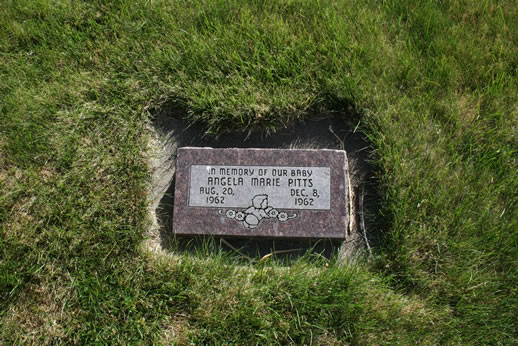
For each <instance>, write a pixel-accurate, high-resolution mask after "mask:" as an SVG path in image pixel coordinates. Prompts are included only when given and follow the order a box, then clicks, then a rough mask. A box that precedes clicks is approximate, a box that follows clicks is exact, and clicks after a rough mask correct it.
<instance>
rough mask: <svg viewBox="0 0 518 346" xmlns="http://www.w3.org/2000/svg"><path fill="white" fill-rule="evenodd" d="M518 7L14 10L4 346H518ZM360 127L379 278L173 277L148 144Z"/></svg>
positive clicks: (329, 269) (205, 250) (200, 268)
mask: <svg viewBox="0 0 518 346" xmlns="http://www.w3.org/2000/svg"><path fill="white" fill-rule="evenodd" d="M517 42H518V6H517V5H516V3H515V2H514V1H512V0H509V1H504V0H502V1H496V0H481V1H475V2H473V1H465V0H459V1H432V0H425V1H419V2H416V1H405V0H387V1H381V0H380V1H368V0H360V1H355V2H346V1H331V0H320V1H291V0H276V1H270V2H265V1H243V2H238V1H230V0H225V1H224V0H217V1H203V0H192V1H159V0H156V1H153V0H151V1H149V0H148V1H143V0H142V1H141V0H138V1H127V0H118V1H113V2H105V1H88V2H86V1H77V0H60V1H49V0H18V1H13V0H4V1H2V2H0V326H1V328H0V343H2V344H11V343H21V342H25V343H30V342H35V343H123V344H126V343H142V344H149V343H179V344H185V343H218V344H219V343H238V344H256V343H259V344H263V343H274V344H275V343H278V344H286V343H297V344H302V343H306V344H310V343H313V344H326V345H327V344H341V343H352V344H379V343H403V344H409V343H417V342H419V343H449V344H457V343H458V344H466V343H467V344H498V343H500V344H513V343H518V327H517V326H518V210H517V200H518V194H517V193H516V192H517V191H518V138H517V129H518V43H517ZM166 107H174V108H175V109H178V110H180V111H181V113H182V114H183V115H184V117H185V118H186V119H187V120H188V121H190V122H192V123H197V124H201V125H202V126H203V128H204V129H205V131H206V133H207V134H208V135H210V134H216V135H218V134H222V133H226V132H230V131H265V132H275V130H276V129H278V128H280V127H282V126H285V125H286V124H290V123H291V122H293V121H296V120H300V119H309V118H310V117H311V116H312V115H313V114H318V113H323V112H344V113H346V114H354V116H355V117H357V118H358V119H359V120H360V125H359V129H360V130H361V131H363V133H364V134H365V136H366V137H367V138H368V141H369V144H370V147H371V148H370V149H371V153H372V164H373V167H374V170H375V175H376V181H377V187H378V195H379V198H380V201H379V206H380V210H379V214H380V219H381V220H382V222H381V224H380V226H379V228H380V229H379V230H376V232H378V233H380V234H381V235H382V238H381V241H380V242H379V244H378V245H376V247H374V248H373V255H374V258H373V259H369V258H368V257H367V256H365V258H364V259H359V260H357V261H356V262H354V263H349V264H343V263H340V262H339V261H338V260H337V259H336V258H331V259H323V258H321V257H318V256H310V255H308V256H305V257H303V258H301V259H299V260H296V261H294V262H293V263H291V264H290V265H289V266H286V265H284V264H282V263H280V262H279V261H277V260H275V259H273V260H271V261H265V262H261V263H255V264H252V263H246V262H245V263H244V262H243V261H242V259H241V258H239V256H235V255H232V254H228V253H226V252H222V251H220V250H219V247H218V246H217V244H215V243H214V242H211V241H210V240H209V241H207V243H206V244H205V246H204V247H202V248H201V249H199V251H198V253H183V254H181V253H179V252H178V251H175V249H170V251H169V254H166V255H156V254H155V253H154V252H152V251H150V250H149V248H147V247H146V246H144V245H143V244H145V238H146V234H147V230H148V229H149V227H150V222H151V221H150V215H149V204H150V199H149V194H148V191H149V185H150V181H151V178H150V176H151V172H150V168H149V145H148V144H149V141H150V139H151V137H152V134H151V133H150V123H151V122H152V120H153V118H154V117H155V116H156V114H158V113H159V112H160V111H161V110H162V109H164V108H166Z"/></svg>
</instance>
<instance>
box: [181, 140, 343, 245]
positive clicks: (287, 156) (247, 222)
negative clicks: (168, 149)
mask: <svg viewBox="0 0 518 346" xmlns="http://www.w3.org/2000/svg"><path fill="white" fill-rule="evenodd" d="M347 167H348V165H347V156H346V154H345V151H343V150H325V149H319V150H286V149H234V148H232V149H213V148H189V147H185V148H179V149H178V153H177V161H176V184H175V197H174V215H173V232H174V233H175V234H177V235H213V236H241V237H242V236H246V237H280V238H329V239H344V238H345V235H346V231H347V227H348V224H349V205H348V201H349V184H348V169H347Z"/></svg>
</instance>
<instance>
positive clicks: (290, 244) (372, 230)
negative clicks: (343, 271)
mask: <svg viewBox="0 0 518 346" xmlns="http://www.w3.org/2000/svg"><path fill="white" fill-rule="evenodd" d="M179 114H185V113H184V112H183V111H182V110H179V109H176V108H174V107H166V108H164V109H162V110H161V112H159V113H157V115H156V117H155V119H154V121H153V126H154V128H155V131H156V133H157V134H158V136H159V137H160V138H161V142H162V143H163V145H162V158H161V159H160V160H158V161H159V162H158V163H156V164H155V167H158V168H157V169H155V171H159V172H161V173H160V174H159V176H158V177H155V178H154V182H156V181H161V182H162V183H161V185H162V189H161V191H158V192H155V193H154V194H155V195H156V196H157V198H156V203H155V205H154V208H155V214H156V218H157V222H158V225H159V229H160V231H159V239H157V241H159V243H160V245H161V246H162V248H165V249H175V250H180V251H195V250H196V249H197V248H200V247H202V246H204V245H203V244H204V242H205V241H206V240H207V238H206V237H205V238H204V237H185V236H183V237H179V236H177V237H175V236H174V233H173V230H172V224H173V205H174V188H175V180H174V168H175V160H176V149H177V148H178V147H184V146H193V147H213V148H282V149H344V150H345V151H346V152H347V155H348V160H349V172H350V177H351V185H352V196H353V204H354V208H353V210H354V215H353V216H354V220H355V222H354V223H355V225H356V226H355V227H353V229H352V230H350V232H349V233H348V237H347V240H346V241H345V242H333V241H330V240H324V239H321V240H315V239H310V240H308V239H275V240H273V239H263V238H260V239H257V238H227V237H225V238H211V239H212V240H214V241H215V242H214V243H215V244H218V246H219V247H220V248H221V249H226V250H228V251H231V252H236V253H239V254H240V255H241V256H243V257H246V258H249V259H258V258H262V257H263V256H268V255H269V254H272V255H274V256H276V257H277V258H279V259H294V258H297V257H300V256H302V255H305V254H307V253H308V251H309V252H311V253H315V254H320V255H322V256H325V257H326V258H330V257H331V256H332V255H333V254H334V253H338V252H340V253H343V252H344V251H342V250H345V256H346V257H347V256H353V255H356V254H357V253H358V251H357V250H359V249H362V248H365V247H366V244H367V243H369V244H370V246H376V244H377V243H378V241H379V238H380V237H379V234H378V233H379V232H377V229H378V225H379V215H378V213H377V202H378V196H377V192H376V191H377V190H376V185H375V183H376V180H375V178H374V177H373V168H372V166H371V164H370V160H369V159H370V155H371V148H370V146H369V143H368V142H367V140H366V138H365V136H364V135H363V134H362V133H361V132H360V130H359V129H360V127H361V122H360V117H359V116H358V115H356V114H347V113H320V114H312V115H310V116H309V117H307V118H308V119H309V120H306V121H298V122H296V123H293V124H291V125H290V126H287V127H285V128H281V129H279V130H277V132H276V133H274V134H269V135H268V134H266V133H265V132H252V133H248V132H232V133H226V134H223V135H221V136H219V137H215V136H212V135H204V133H205V131H204V127H203V126H201V125H198V124H190V123H189V122H188V121H187V120H185V119H184V118H182V117H181V115H179ZM155 175H156V174H155ZM158 185H160V184H158ZM362 213H363V216H364V221H365V222H364V224H365V226H364V227H362V223H361V215H362ZM365 236H366V237H367V240H366V239H365Z"/></svg>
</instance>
